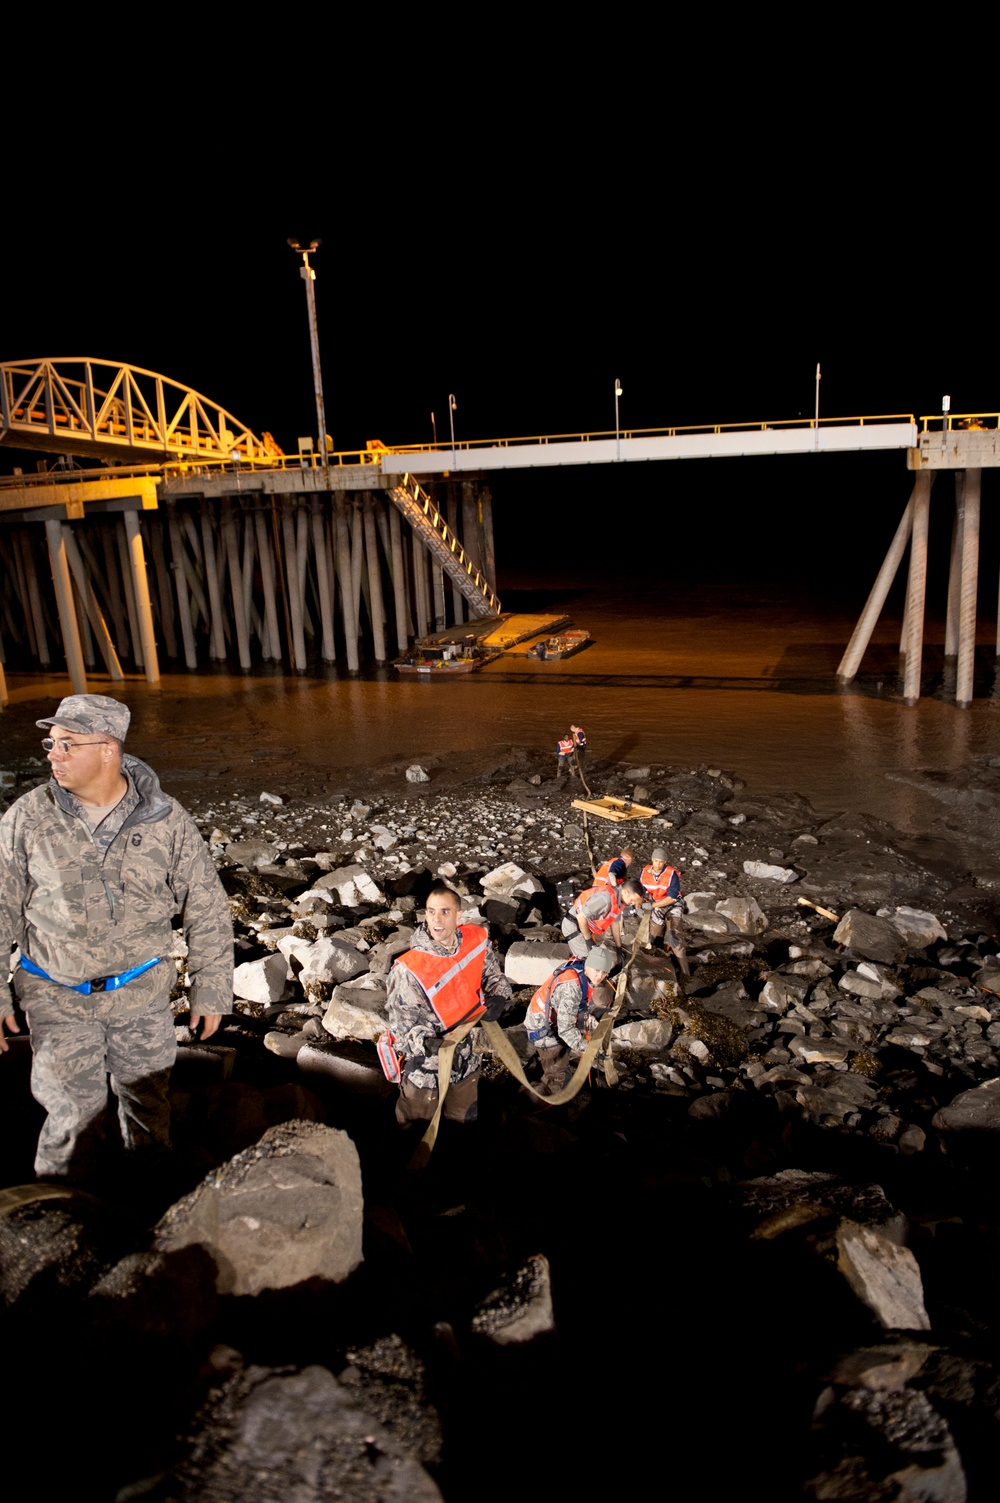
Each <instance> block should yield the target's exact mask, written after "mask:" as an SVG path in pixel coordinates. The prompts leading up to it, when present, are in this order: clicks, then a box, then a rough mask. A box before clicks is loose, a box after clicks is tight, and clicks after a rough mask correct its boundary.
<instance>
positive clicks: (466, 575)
mask: <svg viewBox="0 0 1000 1503" xmlns="http://www.w3.org/2000/svg"><path fill="white" fill-rule="evenodd" d="M388 495H389V497H390V499H391V500H392V502H393V504H394V505H395V506H396V507H397V509H398V510H399V511H400V513H401V514H402V516H403V517H405V519H406V521H407V522H409V524H410V526H411V527H412V528H413V530H414V532H415V533H416V534H417V536H418V537H419V539H420V541H421V542H422V543H423V545H424V547H425V548H426V549H427V550H428V551H429V553H430V555H431V557H432V558H433V559H434V560H435V561H436V562H437V563H439V564H440V565H441V567H442V569H443V570H444V571H445V573H446V574H447V575H448V578H449V579H451V580H453V581H454V583H455V585H456V586H457V588H458V589H459V590H460V591H461V593H462V595H463V596H464V597H465V599H466V600H467V601H468V602H469V615H470V617H472V618H473V619H475V618H476V617H479V616H499V614H500V601H499V600H498V599H497V597H496V594H495V592H494V591H493V590H491V589H490V586H489V583H488V581H487V580H486V578H485V576H484V575H483V574H481V573H480V571H479V570H478V569H477V568H476V566H475V564H474V563H473V562H472V560H471V559H470V558H468V557H467V556H466V553H465V550H464V549H463V547H462V545H461V543H460V542H459V541H458V538H457V537H456V536H455V534H454V533H453V532H452V530H451V528H450V527H449V526H448V524H447V522H446V521H445V519H444V517H443V516H442V515H441V513H440V512H439V511H438V509H437V507H436V506H435V505H434V502H433V501H432V500H431V498H430V496H428V494H427V492H426V491H425V490H424V489H423V487H422V486H421V485H419V484H418V483H417V481H416V480H415V479H414V478H413V476H412V475H409V474H406V475H401V476H399V477H398V479H397V481H396V484H395V485H393V486H392V487H391V489H390V490H389V491H388Z"/></svg>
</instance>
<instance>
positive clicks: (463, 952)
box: [396, 924, 489, 1033]
mask: <svg viewBox="0 0 1000 1503" xmlns="http://www.w3.org/2000/svg"><path fill="white" fill-rule="evenodd" d="M458 938H459V944H458V951H457V953H456V954H454V955H432V954H430V952H429V951H427V950H407V951H406V954H405V955H400V957H399V959H398V960H397V961H396V965H401V966H402V967H403V968H404V970H407V971H409V973H410V975H411V976H415V977H416V979H417V980H418V981H419V982H420V985H421V987H422V988H423V991H424V995H425V996H426V998H427V1000H428V1002H429V1003H430V1004H431V1007H433V1009H434V1013H435V1016H436V1017H437V1020H438V1022H439V1023H440V1024H441V1026H442V1028H443V1029H444V1030H445V1032H446V1033H447V1032H448V1031H449V1029H452V1028H457V1027H458V1026H459V1024H460V1023H468V1022H469V1020H470V1019H472V1018H478V1017H480V1016H481V1015H482V1014H483V1013H484V1012H485V1011H486V1004H485V1003H484V1002H483V961H484V960H485V958H486V947H487V945H488V944H489V935H488V934H487V932H486V930H485V929H480V927H479V925H478V924H463V925H462V928H461V929H459V931H458Z"/></svg>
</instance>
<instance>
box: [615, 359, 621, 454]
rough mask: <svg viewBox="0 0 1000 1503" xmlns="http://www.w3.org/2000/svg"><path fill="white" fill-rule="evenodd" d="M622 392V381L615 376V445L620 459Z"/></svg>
mask: <svg viewBox="0 0 1000 1503" xmlns="http://www.w3.org/2000/svg"><path fill="white" fill-rule="evenodd" d="M621 394H622V383H621V382H620V381H619V379H618V377H617V376H616V377H615V447H616V449H617V457H618V458H619V459H621V457H622V432H621V427H620V426H619V423H618V398H619V397H620V396H621Z"/></svg>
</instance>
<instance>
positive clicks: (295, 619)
mask: <svg viewBox="0 0 1000 1503" xmlns="http://www.w3.org/2000/svg"><path fill="white" fill-rule="evenodd" d="M281 541H282V543H283V544H284V550H285V580H286V582H287V586H288V611H289V615H290V616H291V618H292V641H291V657H292V666H293V667H294V668H295V671H296V673H305V671H306V639H305V633H304V632H303V629H302V596H301V595H300V594H299V555H298V548H297V547H296V544H295V521H294V519H293V517H292V512H291V508H290V507H288V506H285V507H283V508H282V512H281Z"/></svg>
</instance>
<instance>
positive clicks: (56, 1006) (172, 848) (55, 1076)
mask: <svg viewBox="0 0 1000 1503" xmlns="http://www.w3.org/2000/svg"><path fill="white" fill-rule="evenodd" d="M129 718H130V717H129V711H128V709H127V708H126V707H125V706H124V705H122V704H120V703H119V702H118V701H117V700H113V699H109V698H106V697H105V696H103V695H99V694H74V695H70V696H69V697H68V698H66V699H64V700H62V702H61V703H60V705H59V707H58V709H57V711H56V714H55V716H54V717H53V718H52V719H49V720H39V721H38V722H37V724H38V725H39V726H42V727H44V728H45V729H46V730H47V729H49V728H50V727H51V729H52V736H51V737H47V738H46V741H45V742H44V743H43V744H44V745H45V746H46V749H47V751H48V755H49V763H50V766H51V768H52V778H51V780H50V781H49V783H47V784H45V785H42V786H40V787H38V788H34V789H32V791H31V792H30V793H26V794H25V795H24V796H23V797H22V798H19V799H18V800H17V801H16V802H15V803H14V804H12V805H11V807H10V808H9V809H8V810H7V812H6V813H5V814H4V816H3V818H2V820H0V968H2V969H0V1015H2V1024H0V1049H6V1048H7V1044H6V1042H5V1040H4V1036H3V1027H4V1026H6V1028H7V1029H8V1031H9V1032H17V1031H18V1024H17V1021H16V1017H15V1014H14V1007H13V1004H12V1001H11V999H10V988H9V986H8V984H7V981H6V963H7V957H8V955H9V954H10V949H11V946H12V945H14V944H16V945H17V946H18V952H19V956H18V958H19V961H20V964H19V965H18V966H17V968H16V970H15V972H14V986H15V990H16V992H17V998H18V1001H19V1002H20V1004H21V1006H22V1008H23V1009H24V1012H25V1014H26V1016H27V1020H28V1027H29V1031H30V1035H31V1046H32V1074H31V1089H32V1094H33V1095H34V1097H35V1099H36V1100H37V1101H38V1102H39V1104H40V1105H41V1106H43V1107H44V1108H45V1109H46V1111H47V1113H48V1116H47V1118H46V1120H45V1123H44V1125H43V1127H42V1131H41V1134H40V1136H39V1140H38V1152H37V1156H36V1159H35V1170H36V1173H38V1174H39V1175H44V1176H45V1177H46V1178H53V1177H56V1178H63V1179H74V1180H75V1179H81V1178H84V1177H85V1176H86V1172H87V1169H88V1167H89V1165H88V1160H89V1158H90V1150H91V1149H92V1147H93V1146H94V1143H95V1141H96V1140H97V1139H98V1138H99V1136H100V1134H101V1130H102V1127H103V1121H104V1117H105V1113H106V1108H107V1091H108V1077H109V1076H110V1078H111V1085H112V1089H113V1090H114V1092H115V1094H116V1096H117V1097H118V1116H119V1121H120V1123H121V1130H122V1137H123V1139H124V1142H125V1146H126V1148H127V1149H129V1150H131V1151H133V1152H139V1153H141V1152H145V1153H147V1154H154V1153H162V1152H163V1151H165V1150H166V1149H167V1148H169V1144H170V1139H169V1126H170V1109H169V1101H168V1097H167V1087H168V1083H169V1077H170V1069H171V1066H172V1064H173V1061H174V1056H175V1053H176V1041H175V1035H174V1021H173V1012H172V1009H171V1006H170V1000H169V998H170V991H171V988H172V986H173V984H174V982H175V980H176V971H175V967H174V964H173V961H172V959H171V954H172V951H173V948H174V933H173V927H172V922H171V921H172V919H173V918H174V916H175V915H179V916H180V920H181V930H182V933H183V935H184V938H185V940H186V942H187V945H188V976H189V978H190V982H191V990H190V1005H191V1026H192V1028H193V1029H197V1027H198V1025H199V1023H200V1024H201V1031H202V1037H207V1036H208V1035H209V1034H211V1033H214V1031H215V1029H216V1028H217V1027H218V1024H219V1021H220V1017H221V1015H222V1014H223V1013H225V1012H228V1011H229V1010H230V1008H231V1005H232V975H233V949H232V944H233V936H232V924H231V920H230V914H229V907H228V903H227V900H226V895H225V892H224V890H223V888H222V884H221V883H220V881H219V878H218V874H217V873H216V870H215V867H214V866H213V864H212V859H211V856H210V855H209V852H208V849H207V847H206V845H205V842H204V841H203V840H202V838H201V835H200V834H199V832H198V829H197V827H196V826H195V824H194V821H193V820H192V819H191V817H190V815H189V814H188V813H187V812H186V811H185V810H184V809H183V808H182V807H181V806H180V804H178V803H177V802H176V800H174V799H172V798H169V797H168V796H167V795H166V794H164V793H163V792H162V790H161V788H160V784H159V781H158V779H157V777H156V775H155V773H153V772H152V771H151V769H150V768H149V767H147V766H146V764H145V763H144V762H140V761H139V760H138V758H136V757H132V756H128V755H125V754H123V752H122V745H121V743H122V742H123V741H124V738H125V734H126V731H127V729H128V723H129ZM150 961H152V962H154V964H152V965H151V966H150V967H149V968H148V969H145V970H144V971H142V973H141V974H138V975H135V976H134V977H131V978H129V979H126V975H127V973H128V972H130V971H133V970H136V969H137V968H140V967H143V966H144V965H145V964H146V962H150Z"/></svg>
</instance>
